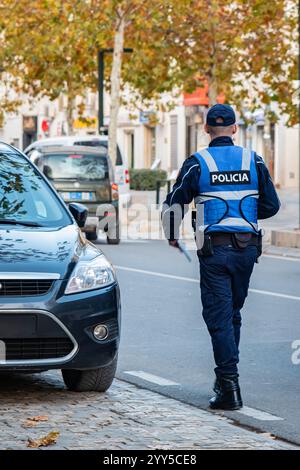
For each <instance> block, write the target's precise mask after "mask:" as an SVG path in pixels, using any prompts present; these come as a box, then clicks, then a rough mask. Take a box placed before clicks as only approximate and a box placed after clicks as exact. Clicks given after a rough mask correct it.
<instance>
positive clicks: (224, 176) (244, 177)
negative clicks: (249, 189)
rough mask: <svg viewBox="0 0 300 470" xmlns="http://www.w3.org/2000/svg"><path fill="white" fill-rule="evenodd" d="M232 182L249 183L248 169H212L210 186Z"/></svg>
mask: <svg viewBox="0 0 300 470" xmlns="http://www.w3.org/2000/svg"><path fill="white" fill-rule="evenodd" d="M232 183H239V184H250V183H251V174H250V171H242V170H240V171H223V172H221V171H213V172H211V173H210V184H211V185H212V186H214V185H220V184H221V185H222V184H232Z"/></svg>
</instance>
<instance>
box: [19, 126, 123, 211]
mask: <svg viewBox="0 0 300 470" xmlns="http://www.w3.org/2000/svg"><path fill="white" fill-rule="evenodd" d="M54 145H55V146H56V147H57V146H61V145H63V146H73V145H82V146H85V147H94V148H97V147H103V146H105V147H106V148H107V147H108V136H107V135H98V136H96V135H86V136H62V137H49V138H46V139H41V140H37V141H36V142H33V143H32V144H30V145H29V146H28V147H27V148H26V149H25V150H24V153H25V154H26V155H27V156H28V157H31V155H32V153H33V152H34V150H38V149H40V148H44V147H49V146H52V147H53V146H54ZM114 163H115V164H114V172H115V183H116V184H117V185H118V188H119V198H120V204H122V205H127V204H129V202H130V186H129V172H128V168H127V166H126V165H125V164H124V160H123V157H122V154H121V152H120V149H119V146H117V159H116V162H114Z"/></svg>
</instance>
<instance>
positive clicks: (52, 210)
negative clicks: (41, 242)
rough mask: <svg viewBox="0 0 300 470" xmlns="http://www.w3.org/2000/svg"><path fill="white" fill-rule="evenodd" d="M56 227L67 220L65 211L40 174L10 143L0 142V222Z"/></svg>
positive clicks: (64, 223)
mask: <svg viewBox="0 0 300 470" xmlns="http://www.w3.org/2000/svg"><path fill="white" fill-rule="evenodd" d="M6 221H7V222H8V223H9V221H11V223H13V224H15V225H17V224H20V225H22V224H23V225H24V226H26V225H27V226H43V227H59V226H64V225H68V224H70V223H71V218H70V217H69V215H68V213H67V211H66V210H65V208H64V207H63V205H62V203H61V202H60V200H59V198H58V197H56V195H55V194H54V193H53V192H52V190H51V189H50V188H49V186H48V185H47V183H46V182H45V181H44V179H43V178H42V176H41V175H40V174H39V173H38V172H37V171H36V169H35V168H34V167H33V166H32V165H31V164H30V163H29V162H28V161H27V160H26V159H25V158H24V157H23V156H22V154H20V153H17V152H15V151H14V150H13V149H11V148H10V147H8V146H6V145H4V144H1V145H0V224H1V225H3V224H5V223H6Z"/></svg>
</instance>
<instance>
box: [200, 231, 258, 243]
mask: <svg viewBox="0 0 300 470" xmlns="http://www.w3.org/2000/svg"><path fill="white" fill-rule="evenodd" d="M209 235H210V237H211V241H212V245H213V246H221V245H233V244H234V242H233V236H234V233H229V232H212V233H210V234H209ZM239 235H240V234H239ZM258 244H259V237H258V236H257V235H255V234H254V233H252V234H251V238H250V239H249V240H248V241H247V246H251V245H252V246H258Z"/></svg>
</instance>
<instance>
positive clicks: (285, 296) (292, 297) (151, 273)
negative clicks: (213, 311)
mask: <svg viewBox="0 0 300 470" xmlns="http://www.w3.org/2000/svg"><path fill="white" fill-rule="evenodd" d="M115 268H117V269H120V270H123V271H132V272H134V273H141V274H147V275H149V276H157V277H165V278H169V279H176V280H177V281H186V282H194V283H197V284H199V282H200V281H199V279H193V278H191V277H182V276H174V275H173V274H164V273H158V272H155V271H146V270H145V269H137V268H128V267H127V266H117V265H115ZM249 292H252V293H253V294H262V295H270V296H272V297H281V298H283V299H289V300H300V297H298V296H296V295H289V294H280V293H278V292H271V291H268V290H260V289H252V288H251V289H249Z"/></svg>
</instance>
